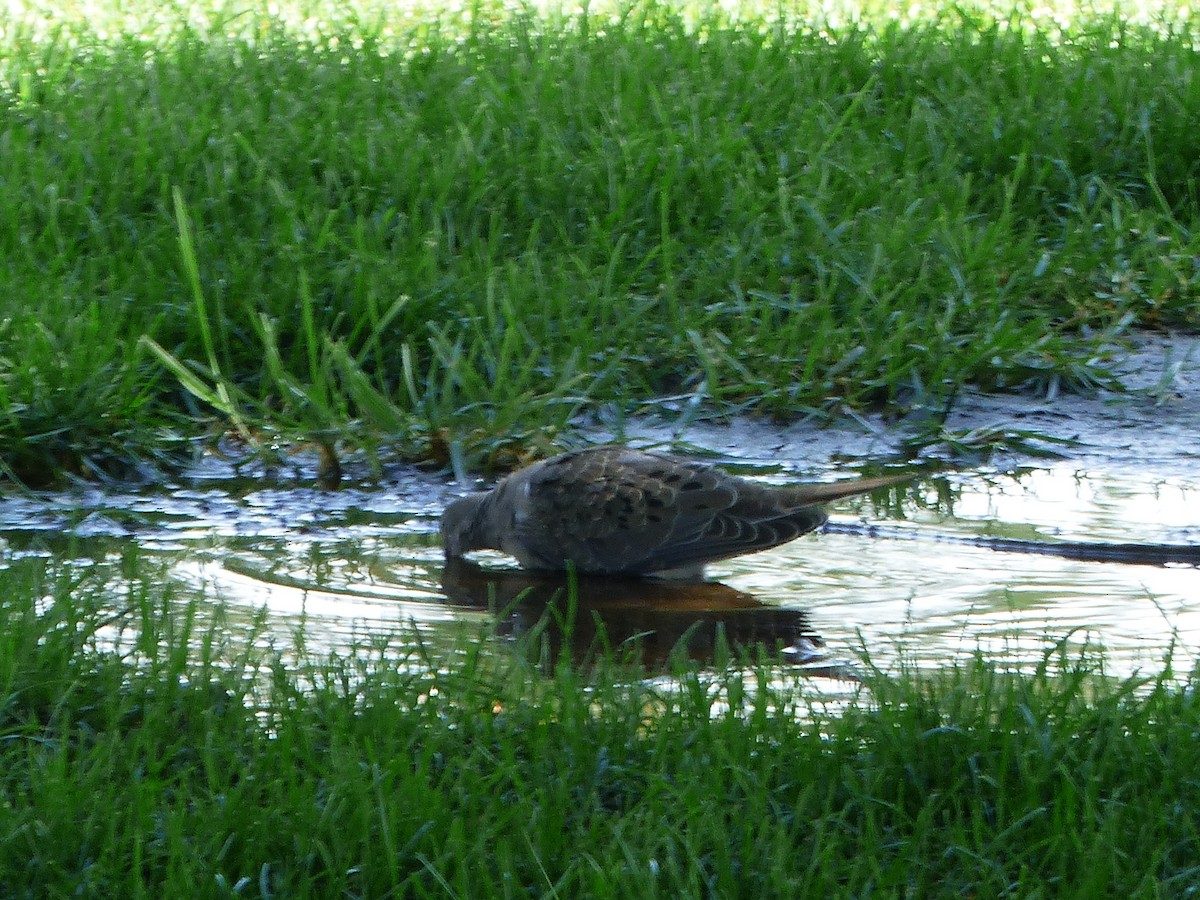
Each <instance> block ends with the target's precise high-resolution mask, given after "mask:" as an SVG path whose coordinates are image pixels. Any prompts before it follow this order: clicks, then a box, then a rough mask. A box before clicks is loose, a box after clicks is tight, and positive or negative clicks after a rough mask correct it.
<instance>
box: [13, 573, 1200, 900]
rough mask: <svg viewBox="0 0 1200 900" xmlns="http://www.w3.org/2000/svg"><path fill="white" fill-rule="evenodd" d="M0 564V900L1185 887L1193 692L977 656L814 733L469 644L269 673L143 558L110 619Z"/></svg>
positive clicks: (101, 589) (740, 672) (656, 688)
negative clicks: (1007, 669)
mask: <svg viewBox="0 0 1200 900" xmlns="http://www.w3.org/2000/svg"><path fill="white" fill-rule="evenodd" d="M10 563H11V564H10V565H9V566H8V567H7V568H6V569H4V570H3V571H0V585H2V586H3V590H2V591H0V783H2V785H3V787H2V789H0V894H3V895H4V896H5V897H12V898H22V897H59V896H89V897H114V896H121V897H137V896H189V897H210V896H211V897H222V896H235V895H236V896H240V897H271V896H275V897H278V896H285V897H307V896H320V897H333V896H344V897H384V896H411V897H424V896H430V897H433V896H437V897H444V896H457V897H490V896H530V895H537V896H545V895H554V896H575V897H580V896H588V897H610V896H629V897H635V896H636V897H652V896H663V897H679V896H689V897H692V896H720V897H730V896H754V897H796V896H867V895H870V896H921V897H959V896H964V895H974V896H1000V895H1008V894H1013V893H1016V894H1019V895H1021V896H1037V895H1044V894H1051V893H1052V894H1054V895H1056V896H1099V895H1110V894H1114V893H1120V894H1122V895H1128V896H1132V897H1151V896H1182V895H1184V894H1186V893H1187V889H1188V888H1189V887H1190V886H1191V885H1194V884H1195V882H1196V879H1197V877H1198V876H1200V873H1198V871H1197V868H1196V860H1197V858H1198V853H1200V847H1198V843H1200V833H1198V822H1197V813H1196V810H1197V809H1200V786H1198V783H1197V780H1196V771H1197V767H1198V766H1200V758H1198V756H1200V749H1198V747H1197V743H1196V741H1195V733H1196V730H1197V728H1200V704H1197V702H1196V695H1195V692H1194V690H1192V689H1191V688H1192V686H1191V685H1189V686H1188V687H1187V688H1186V689H1181V688H1179V687H1178V686H1172V685H1171V684H1170V683H1169V682H1161V683H1153V682H1152V683H1149V684H1143V685H1140V689H1137V688H1138V687H1139V686H1137V685H1135V684H1134V683H1132V682H1130V683H1123V684H1116V683H1112V682H1110V681H1107V680H1106V679H1104V678H1103V677H1101V676H1100V675H1099V674H1098V673H1097V672H1096V670H1095V668H1094V666H1093V665H1090V664H1086V663H1079V662H1072V661H1070V660H1060V659H1057V658H1047V661H1046V665H1045V667H1044V669H1043V670H1041V671H1038V672H1033V673H1030V674H1026V675H1022V676H1013V675H1005V674H1003V673H1000V672H997V671H996V670H994V669H992V668H990V667H989V666H987V665H985V664H982V663H978V664H975V665H966V666H961V667H958V668H954V669H950V670H948V671H945V672H942V673H939V674H938V675H937V676H933V677H931V676H929V675H925V676H921V675H919V674H917V673H910V674H908V675H905V676H902V677H899V678H896V679H889V678H885V677H883V676H870V677H869V678H868V681H867V689H866V690H865V691H864V693H863V695H862V699H861V701H860V702H859V703H857V704H856V705H852V706H851V708H850V709H848V710H846V711H844V712H840V713H837V714H829V713H825V712H822V711H821V709H820V708H819V707H818V708H814V709H809V708H808V702H807V701H806V700H805V697H806V695H807V694H808V692H809V691H810V690H811V688H809V687H806V686H805V683H804V682H803V680H801V681H798V682H793V681H792V680H791V679H790V678H789V677H787V676H786V675H785V676H784V678H783V680H782V682H781V681H779V680H778V679H777V673H776V671H775V670H773V669H771V668H769V667H758V666H754V665H748V666H741V667H739V666H731V667H727V668H724V669H722V670H721V671H719V672H717V673H715V674H713V673H707V674H706V673H703V672H697V671H689V670H681V671H680V672H679V673H678V682H677V684H678V689H670V688H668V687H666V686H665V684H666V683H665V682H658V683H657V684H649V683H646V682H642V681H639V680H638V679H637V678H635V677H631V674H630V672H628V671H625V670H622V669H621V668H620V667H619V666H617V665H616V664H614V663H611V662H605V661H603V660H602V661H601V662H599V663H598V664H597V666H596V667H595V668H594V669H593V670H590V671H587V672H584V671H581V670H579V669H574V668H570V667H569V666H567V665H565V664H562V665H560V667H559V668H557V669H556V670H555V671H553V672H551V673H547V672H546V671H544V670H543V669H542V668H541V667H540V666H539V665H537V664H535V663H532V662H528V661H527V660H532V659H536V657H537V653H536V652H532V651H531V652H514V653H508V652H500V653H494V652H491V651H487V650H486V649H481V647H480V645H479V644H477V643H464V644H463V646H462V647H461V648H460V649H459V650H458V651H457V652H453V653H444V654H443V653H440V652H437V651H432V650H428V649H427V650H426V651H424V652H422V651H420V650H415V651H410V652H409V654H408V655H407V656H405V657H402V658H401V659H398V660H397V659H391V660H386V659H382V658H381V655H380V654H379V653H378V652H373V651H371V650H370V648H365V647H364V648H363V651H362V652H361V653H359V654H357V656H356V658H354V659H348V660H322V659H318V658H316V657H315V656H313V657H309V658H305V659H302V660H301V661H300V662H298V663H296V662H292V663H288V664H286V665H285V664H283V663H282V662H281V661H280V660H279V659H278V658H276V657H275V656H273V654H272V653H271V652H269V651H263V650H247V649H245V648H246V647H249V646H252V643H253V642H252V641H251V640H250V638H251V637H252V636H253V634H252V633H246V634H242V633H236V634H234V636H233V637H232V638H230V637H229V633H228V623H224V624H223V625H222V624H221V623H220V622H219V619H220V616H219V612H218V613H217V619H218V624H217V625H215V626H202V625H200V624H199V617H198V616H197V615H196V614H197V613H198V612H199V611H198V610H197V609H196V608H195V607H192V608H189V607H187V606H186V605H181V604H174V603H172V601H171V599H170V597H169V596H167V595H166V594H165V593H164V591H163V589H162V588H161V587H158V586H157V585H161V584H162V582H163V579H162V577H161V574H162V573H156V572H153V571H147V570H146V567H145V565H144V564H143V563H140V562H139V560H138V559H137V558H136V557H130V558H129V559H128V560H127V561H126V575H125V577H124V581H123V586H124V587H125V588H126V589H127V590H126V593H125V598H126V602H127V604H128V611H127V612H126V614H125V615H123V616H116V617H114V616H113V615H112V614H111V613H109V612H103V611H101V608H102V606H103V604H104V603H111V598H112V596H113V591H112V588H113V585H111V584H109V585H99V584H96V583H93V582H92V580H91V576H89V575H88V574H86V573H84V574H81V572H80V569H79V567H68V566H66V565H56V564H49V563H47V562H46V561H45V560H39V559H31V558H26V559H23V560H11V561H10ZM72 569H73V571H72ZM102 598H103V599H102ZM209 613H211V610H206V612H205V615H208V614H209ZM235 631H237V630H236V629H235ZM98 634H99V635H100V636H101V638H102V639H101V640H97V638H96V636H97V635H98ZM117 634H121V635H122V636H123V638H122V640H123V644H124V647H125V652H124V655H123V656H120V657H119V656H117V655H116V654H114V653H113V652H112V651H111V650H110V649H107V648H108V646H109V642H110V641H111V640H112V639H113V638H114V637H115V636H116V635H117ZM527 649H528V648H527ZM533 651H536V647H534V648H533ZM730 706H731V707H732V708H734V709H735V710H736V712H733V713H730V712H728V711H727V709H728V708H729V707H730ZM797 711H799V712H800V713H801V714H802V716H803V717H805V718H807V719H808V721H802V720H800V719H797V717H796V715H795V713H796V712H797Z"/></svg>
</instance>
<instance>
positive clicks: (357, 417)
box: [0, 2, 1200, 481]
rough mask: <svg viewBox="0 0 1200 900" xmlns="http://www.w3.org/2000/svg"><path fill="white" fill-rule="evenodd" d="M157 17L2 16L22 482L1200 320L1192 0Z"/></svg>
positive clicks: (716, 393)
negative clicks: (902, 8)
mask: <svg viewBox="0 0 1200 900" xmlns="http://www.w3.org/2000/svg"><path fill="white" fill-rule="evenodd" d="M136 10H137V8H136V7H135V8H134V12H133V13H130V14H127V16H126V18H125V19H122V18H121V16H120V15H118V14H117V12H116V10H115V9H114V10H113V12H112V14H111V15H112V17H111V20H108V19H105V18H104V16H102V15H96V14H95V13H90V14H88V16H85V15H84V12H86V11H74V12H71V11H70V10H68V11H67V12H64V14H63V17H62V18H61V19H57V20H47V19H36V18H33V17H27V19H26V20H24V21H22V20H20V19H17V18H16V17H14V21H13V22H12V23H11V24H10V25H9V26H8V27H7V29H6V30H5V31H4V32H3V34H2V36H0V108H2V115H0V208H2V209H3V210H4V213H5V214H4V216H3V217H0V255H2V258H3V259H4V260H5V265H4V266H3V267H0V347H2V348H3V350H2V351H0V352H2V355H0V451H2V452H0V457H2V458H3V460H4V466H5V468H6V469H7V471H8V473H9V474H10V475H16V476H19V477H22V478H24V479H26V480H31V481H42V480H46V479H48V478H52V477H54V476H55V475H56V474H57V473H59V472H62V471H68V472H70V471H81V472H85V473H88V472H122V471H125V470H127V469H128V467H130V466H137V465H140V464H142V463H144V462H146V461H147V460H154V459H155V458H156V457H160V456H166V457H169V456H172V455H173V454H176V453H177V452H178V451H179V449H180V448H186V447H188V446H189V445H190V444H189V442H190V441H191V439H193V438H195V437H196V436H197V435H199V434H205V433H209V434H211V433H213V432H215V431H220V430H222V429H227V428H234V429H236V430H239V431H241V432H242V434H243V436H249V437H251V438H253V439H255V440H259V439H261V440H262V443H263V445H264V446H267V445H269V444H270V440H269V438H270V437H271V436H272V435H275V434H282V435H283V436H285V437H291V438H296V437H299V438H309V439H312V440H316V441H318V442H323V443H325V444H328V445H332V444H333V443H334V441H335V438H337V439H341V438H344V439H345V440H346V441H347V442H348V443H349V445H350V446H354V447H366V448H367V449H375V450H382V451H385V452H388V453H398V454H400V455H403V456H408V457H431V458H435V459H445V458H446V457H447V455H448V453H449V450H450V448H454V449H455V450H461V451H462V453H463V456H464V459H465V460H466V462H467V464H469V465H492V464H503V463H504V461H505V460H506V459H511V457H512V453H513V452H515V451H523V450H525V449H527V448H530V447H532V448H534V449H535V450H538V449H539V448H540V449H544V448H545V447H546V446H548V444H549V442H550V441H551V440H552V439H553V437H554V436H555V435H556V434H557V433H558V432H559V431H560V430H562V429H563V428H565V427H567V426H568V424H569V423H570V422H572V421H573V417H574V416H577V415H579V414H580V413H581V412H586V411H593V410H597V409H601V408H604V409H608V410H613V411H616V412H618V413H623V412H633V411H637V410H638V409H641V408H642V407H643V406H644V404H645V403H646V402H647V401H648V400H652V399H653V398H656V397H660V396H662V395H685V396H687V397H693V398H697V399H698V400H700V401H703V403H704V408H705V409H707V410H710V411H712V412H716V413H723V412H729V411H731V410H738V409H750V410H756V411H761V412H763V413H767V414H770V415H772V416H777V417H781V418H785V419H787V418H794V417H798V416H804V415H809V414H814V413H815V414H818V415H829V414H832V413H835V412H836V411H837V410H838V409H840V408H842V407H843V405H849V406H851V407H859V408H862V407H869V406H879V405H883V406H891V407H893V408H895V409H897V410H903V409H906V408H909V407H911V406H914V405H916V406H921V405H930V404H933V405H936V404H940V403H942V402H944V400H945V399H946V398H947V397H950V396H953V393H954V391H955V390H957V389H958V388H959V387H961V386H963V385H978V386H982V387H984V388H988V389H1000V390H1004V389H1011V388H1016V387H1033V388H1035V389H1058V388H1060V387H1065V388H1075V389H1087V388H1089V387H1090V386H1092V385H1094V384H1096V383H1099V382H1101V381H1103V380H1104V378H1105V366H1106V357H1105V355H1104V353H1103V352H1102V348H1103V345H1104V344H1105V342H1106V341H1107V340H1109V339H1112V338H1119V337H1120V336H1121V335H1122V334H1124V333H1125V332H1127V331H1128V330H1129V329H1131V328H1136V327H1151V328H1154V327H1164V326H1170V327H1183V328H1194V327H1196V326H1197V325H1198V324H1200V305H1198V303H1197V298H1198V294H1200V270H1198V269H1197V267H1196V263H1195V260H1196V259H1197V257H1198V255H1200V248H1198V246H1197V240H1198V239H1197V236H1196V223H1197V210H1198V208H1200V90H1197V85H1196V71H1197V70H1196V64H1195V50H1194V44H1195V42H1196V41H1197V37H1198V31H1197V28H1196V19H1195V17H1194V15H1193V16H1189V15H1188V14H1186V13H1184V12H1180V13H1179V14H1178V15H1176V16H1175V17H1174V18H1171V19H1167V18H1166V17H1165V14H1164V16H1162V17H1158V18H1157V19H1155V18H1154V17H1153V16H1152V17H1150V18H1149V19H1146V20H1145V21H1139V22H1136V23H1135V22H1131V21H1123V20H1121V19H1119V18H1117V17H1116V16H1115V15H1114V14H1112V13H1106V12H1103V11H1100V12H1090V13H1088V12H1084V13H1080V14H1079V15H1078V16H1076V17H1075V18H1073V19H1071V20H1070V22H1069V23H1068V24H1066V25H1065V26H1062V25H1053V27H1050V25H1052V24H1053V23H1050V21H1049V20H1046V19H1044V18H1037V17H1036V16H1034V15H1033V14H1032V13H1028V12H1027V13H1012V14H1011V15H1007V16H1006V15H997V13H996V12H995V11H994V10H991V11H989V10H975V11H972V10H971V9H970V8H967V9H965V10H962V11H959V12H955V13H953V14H951V13H946V14H940V15H938V14H930V15H929V16H927V17H925V18H919V19H918V20H917V21H914V22H911V23H909V24H908V25H907V27H901V26H900V25H898V24H896V23H892V22H889V21H888V20H887V18H886V16H885V15H884V14H883V13H882V12H879V13H875V14H870V13H868V14H867V15H866V17H865V18H864V20H863V21H862V22H860V23H857V24H855V23H852V22H851V23H832V24H831V23H826V24H825V26H824V30H821V29H818V28H811V27H807V26H806V23H807V22H810V21H812V20H811V19H809V18H807V17H806V15H805V14H804V12H803V9H800V10H798V11H796V12H795V13H794V14H792V15H790V16H789V17H788V18H787V19H786V21H784V20H781V19H780V18H779V17H777V16H776V17H771V16H769V15H766V14H764V15H763V16H762V17H760V18H758V19H755V18H754V17H753V16H750V15H748V14H747V15H746V16H745V17H743V21H741V22H731V21H730V20H729V18H728V17H727V16H725V15H724V14H722V13H721V12H720V11H719V10H718V9H717V8H715V7H713V8H709V7H704V6H700V7H696V6H692V7H688V8H686V9H685V10H683V11H674V10H672V8H670V7H669V6H666V5H658V4H653V3H651V4H644V5H638V6H636V7H629V8H626V9H625V10H624V13H623V14H622V15H614V16H600V15H598V14H597V15H595V16H592V17H576V18H573V19H572V18H564V17H560V16H555V15H552V14H550V13H538V12H535V11H532V10H530V11H526V12H522V13H519V14H511V13H503V12H502V11H501V10H499V9H498V8H493V7H490V6H486V5H480V6H475V7H471V8H470V9H468V10H466V11H460V12H459V13H450V12H444V13H429V12H427V11H422V10H413V11H408V12H403V11H398V12H393V13H388V12H387V10H386V9H383V8H380V7H377V6H374V5H370V4H367V3H365V2H364V3H363V5H362V6H361V7H341V8H338V9H336V10H334V9H332V8H327V7H325V6H322V5H319V4H318V5H313V6H312V8H311V9H310V8H309V7H301V6H300V5H296V6H292V5H286V4H285V5H284V8H283V10H282V12H281V13H280V14H279V15H278V16H277V17H276V18H269V17H267V16H266V14H265V13H264V11H263V9H262V7H260V6H247V7H244V8H243V7H238V6H235V5H230V6H227V7H217V8H212V9H209V8H207V7H190V6H183V5H181V6H178V7H172V6H167V7H162V8H158V7H155V8H154V9H153V10H151V9H150V8H147V9H146V10H143V12H144V13H145V16H144V21H143V23H142V26H141V27H140V28H135V27H133V25H132V22H133V21H134V20H136V19H137V15H136ZM89 16H90V17H89ZM305 16H309V17H315V18H310V19H309V20H308V21H307V23H306V22H305ZM53 21H57V22H58V24H57V25H55V24H49V23H51V22H53ZM314 22H315V24H314ZM322 22H323V23H324V24H322ZM480 23H488V24H486V25H482V24H480ZM1042 26H1047V27H1042Z"/></svg>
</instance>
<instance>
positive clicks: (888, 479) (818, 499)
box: [787, 475, 917, 506]
mask: <svg viewBox="0 0 1200 900" xmlns="http://www.w3.org/2000/svg"><path fill="white" fill-rule="evenodd" d="M916 477H917V476H916V475H880V476H878V477H876V478H857V479H855V480H854V481H830V482H824V483H819V484H800V485H795V486H794V487H790V488H788V489H787V490H788V493H789V494H790V498H789V499H790V501H791V502H792V503H794V504H795V505H796V506H810V505H814V504H817V503H828V502H829V501H830V500H840V499H841V498H842V497H853V496H854V495H855V494H866V493H869V492H871V491H877V490H879V489H880V488H885V487H892V486H894V485H897V484H904V483H905V482H909V481H912V480H913V479H914V478H916Z"/></svg>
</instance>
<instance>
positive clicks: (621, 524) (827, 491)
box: [441, 446, 911, 577]
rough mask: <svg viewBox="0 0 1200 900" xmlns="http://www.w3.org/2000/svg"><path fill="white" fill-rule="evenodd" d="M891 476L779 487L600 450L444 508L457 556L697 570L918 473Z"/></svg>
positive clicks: (615, 571) (452, 554) (532, 470)
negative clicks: (843, 500) (824, 506)
mask: <svg viewBox="0 0 1200 900" xmlns="http://www.w3.org/2000/svg"><path fill="white" fill-rule="evenodd" d="M910 479H911V476H899V477H895V476H891V477H889V476H885V477H881V478H863V479H858V480H855V481H843V482H838V483H833V484H802V485H794V486H789V487H777V486H772V485H766V484H761V483H758V482H755V481H749V480H747V479H745V478H738V477H737V476H735V475H730V474H728V473H726V472H722V471H721V470H720V469H717V468H714V467H713V466H710V465H707V464H706V463H702V462H695V461H691V460H685V459H680V458H678V457H673V456H666V455H663V454H659V453H644V452H642V451H639V450H630V449H627V448H625V447H615V446H608V447H593V448H589V449H587V450H576V451H574V452H571V453H564V454H562V455H561V456H556V457H554V458H552V459H547V460H544V461H542V462H539V463H535V464H533V465H531V466H528V467H526V468H524V469H521V470H520V471H517V472H514V473H513V474H511V475H509V476H508V477H507V478H505V479H503V480H502V481H501V482H500V483H499V484H497V485H496V486H495V487H494V488H492V490H490V491H486V492H484V493H479V494H471V495H469V496H466V497H462V498H460V499H458V500H455V501H454V502H452V503H451V504H450V505H449V506H447V507H446V511H445V513H444V514H443V515H442V526H441V531H442V539H443V541H444V543H445V550H446V556H447V557H448V558H456V557H460V556H462V555H463V554H465V553H468V552H470V551H471V550H483V549H491V550H502V551H503V552H505V553H508V554H510V555H512V556H515V557H516V558H517V561H518V562H520V564H521V565H522V566H523V567H525V568H527V569H539V570H550V571H561V570H563V569H566V568H567V566H568V564H572V565H573V566H574V568H575V571H577V572H579V573H581V574H594V575H658V576H666V577H695V576H698V575H700V574H701V572H702V570H703V567H704V564H705V563H708V562H713V561H714V560H719V559H726V558H728V557H730V556H738V555H739V554H742V553H752V552H754V551H757V550H765V549H767V548H768V547H775V546H777V545H779V544H783V543H786V542H787V541H790V540H793V539H795V538H797V537H799V536H800V535H802V534H805V533H807V532H809V531H812V530H813V529H814V528H817V527H819V526H820V525H822V524H823V523H824V522H825V520H826V516H825V513H824V512H823V511H822V510H821V509H820V508H819V506H818V505H817V504H820V503H823V502H825V501H828V500H836V499H838V498H839V497H848V496H851V495H853V494H862V493H865V492H867V491H873V490H875V489H876V488H882V487H887V486H889V485H894V484H899V483H900V482H903V481H908V480H910Z"/></svg>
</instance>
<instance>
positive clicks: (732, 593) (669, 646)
mask: <svg viewBox="0 0 1200 900" xmlns="http://www.w3.org/2000/svg"><path fill="white" fill-rule="evenodd" d="M441 583H442V590H443V591H444V592H445V596H446V601H447V602H448V603H450V604H453V605H456V606H465V607H469V608H473V609H487V610H500V611H502V612H501V613H500V615H501V619H500V623H499V626H498V628H497V631H498V633H499V634H502V635H506V636H511V637H514V638H521V637H524V636H526V635H528V634H530V633H532V632H533V631H534V630H535V629H543V628H544V629H545V633H546V634H547V636H548V637H549V638H550V641H551V646H552V650H553V651H554V652H560V651H561V652H567V653H569V654H570V655H571V656H572V657H573V658H574V659H575V660H576V661H577V662H582V661H585V660H586V659H587V658H588V657H589V656H590V655H591V654H592V653H593V652H594V651H595V649H596V647H597V646H598V645H601V644H607V645H608V646H610V647H612V648H615V649H617V650H618V651H622V650H625V649H629V650H632V652H633V655H634V656H636V658H637V659H638V660H639V661H640V662H641V663H642V665H644V666H645V667H646V668H647V669H660V668H662V667H663V666H664V665H665V664H666V663H667V662H668V661H669V660H670V659H671V658H672V656H673V655H675V654H678V653H682V654H684V655H686V656H687V657H688V658H690V659H692V660H695V661H697V662H699V663H701V664H712V663H713V661H714V660H715V659H716V658H717V657H718V656H720V655H721V654H722V653H725V652H731V653H733V654H753V653H755V652H757V651H758V650H759V649H760V648H761V649H763V650H765V651H766V652H767V653H769V654H772V656H773V658H775V659H778V660H780V661H783V662H791V663H811V662H813V661H814V660H819V659H820V658H821V651H820V648H821V647H822V646H823V642H822V641H821V638H820V637H819V636H818V635H817V634H816V633H815V632H813V630H812V625H811V623H810V620H809V616H808V613H807V612H805V611H803V610H798V609H788V608H783V607H778V606H771V605H769V604H767V603H764V602H763V601H761V600H759V599H757V598H755V597H754V596H752V595H750V594H748V593H746V592H744V591H739V590H737V589H735V588H732V587H730V586H729V585H726V584H721V583H719V582H678V583H677V582H671V581H656V580H652V579H635V578H598V577H592V578H579V579H571V578H568V577H566V576H555V575H547V574H538V573H531V572H523V571H520V570H508V571H506V570H497V569H487V568H484V567H482V566H479V565H477V564H475V563H473V562H470V561H467V560H447V561H446V565H445V568H444V569H443V571H442V582H441ZM552 607H554V610H555V611H554V613H553V614H550V615H547V610H550V609H551V608H552ZM810 671H811V672H812V674H834V672H831V671H827V670H826V668H825V667H824V666H820V665H817V666H812V667H811V669H810Z"/></svg>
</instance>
